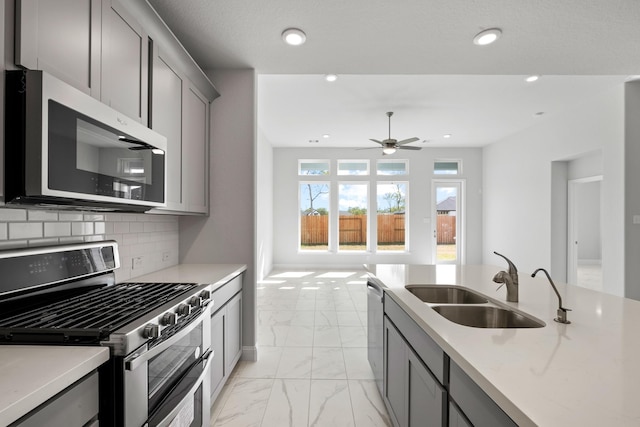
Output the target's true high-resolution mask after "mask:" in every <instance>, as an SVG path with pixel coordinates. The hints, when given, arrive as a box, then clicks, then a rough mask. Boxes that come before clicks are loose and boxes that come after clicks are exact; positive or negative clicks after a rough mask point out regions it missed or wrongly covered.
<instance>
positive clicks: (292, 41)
mask: <svg viewBox="0 0 640 427" xmlns="http://www.w3.org/2000/svg"><path fill="white" fill-rule="evenodd" d="M282 40H284V41H285V43H287V44H289V45H291V46H300V45H301V44H303V43H304V42H305V41H306V40H307V35H306V34H305V33H304V31H302V30H299V29H298V28H287V29H286V30H284V31H283V32H282Z"/></svg>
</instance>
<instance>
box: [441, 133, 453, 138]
mask: <svg viewBox="0 0 640 427" xmlns="http://www.w3.org/2000/svg"><path fill="white" fill-rule="evenodd" d="M442 137H443V138H451V134H450V133H447V134H444V135H442Z"/></svg>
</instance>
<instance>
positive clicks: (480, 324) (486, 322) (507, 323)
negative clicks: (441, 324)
mask: <svg viewBox="0 0 640 427" xmlns="http://www.w3.org/2000/svg"><path fill="white" fill-rule="evenodd" d="M431 308H433V309H434V310H435V311H436V312H437V313H438V314H440V315H441V316H443V317H445V318H446V319H448V320H450V321H452V322H455V323H458V324H460V325H464V326H471V327H474V328H542V327H543V326H544V325H545V324H544V322H542V321H540V320H537V319H534V318H532V317H529V316H525V315H523V314H521V313H519V312H516V311H513V310H507V309H504V308H500V307H494V306H490V305H486V306H485V305H439V306H434V307H431Z"/></svg>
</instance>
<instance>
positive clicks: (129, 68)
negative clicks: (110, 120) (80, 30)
mask: <svg viewBox="0 0 640 427" xmlns="http://www.w3.org/2000/svg"><path fill="white" fill-rule="evenodd" d="M102 23H103V24H102V25H103V28H102V96H101V99H102V102H104V103H105V104H107V105H110V106H111V107H113V108H114V109H116V110H118V111H120V112H121V113H123V114H125V115H127V116H129V117H131V118H132V119H135V120H137V121H139V122H140V123H143V124H147V108H148V87H149V85H148V77H149V70H148V63H149V53H148V52H149V37H148V36H147V34H146V32H145V30H144V28H143V27H142V25H140V24H139V23H138V21H137V20H136V19H135V18H134V17H133V16H132V15H131V14H130V13H129V12H128V11H127V10H126V9H125V8H124V7H123V6H122V4H121V3H120V2H119V1H117V0H103V4H102Z"/></svg>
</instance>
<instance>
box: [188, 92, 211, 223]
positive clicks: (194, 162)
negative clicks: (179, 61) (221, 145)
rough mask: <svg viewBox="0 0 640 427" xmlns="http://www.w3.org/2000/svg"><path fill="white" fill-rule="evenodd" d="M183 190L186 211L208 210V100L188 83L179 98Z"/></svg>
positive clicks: (204, 211) (204, 212) (200, 211)
mask: <svg viewBox="0 0 640 427" xmlns="http://www.w3.org/2000/svg"><path fill="white" fill-rule="evenodd" d="M182 114H183V118H184V119H183V124H182V152H183V156H185V158H184V160H183V175H182V179H183V192H184V195H185V196H186V208H185V210H186V211H187V212H191V213H203V214H206V213H208V212H209V101H208V100H207V99H206V98H205V97H204V96H203V95H202V94H201V93H200V92H199V91H198V90H197V89H196V88H195V86H194V85H192V84H189V85H188V86H187V87H186V90H185V92H184V98H183V109H182Z"/></svg>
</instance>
